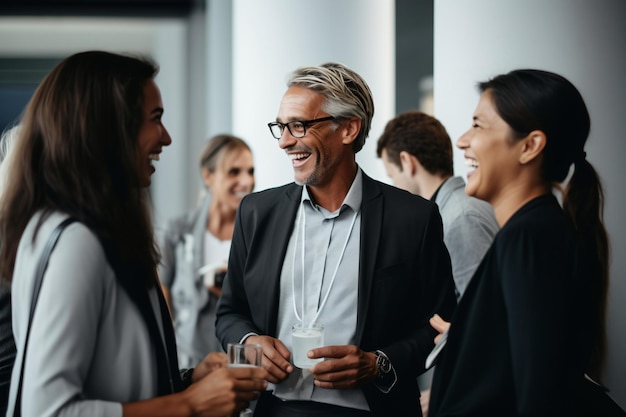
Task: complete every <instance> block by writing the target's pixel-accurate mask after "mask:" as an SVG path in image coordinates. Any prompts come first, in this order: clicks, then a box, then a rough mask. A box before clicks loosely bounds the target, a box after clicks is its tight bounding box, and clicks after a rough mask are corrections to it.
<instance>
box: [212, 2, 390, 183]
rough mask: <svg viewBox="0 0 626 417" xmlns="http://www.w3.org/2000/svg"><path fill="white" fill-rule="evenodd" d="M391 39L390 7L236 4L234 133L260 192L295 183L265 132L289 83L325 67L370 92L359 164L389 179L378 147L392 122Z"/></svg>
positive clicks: (373, 4)
mask: <svg viewBox="0 0 626 417" xmlns="http://www.w3.org/2000/svg"><path fill="white" fill-rule="evenodd" d="M209 13H211V10H209ZM394 37H395V29H394V2H393V1H380V0H342V1H336V0H317V1H315V2H303V1H293V0H233V1H232V107H231V111H232V132H233V133H234V134H236V135H239V136H241V137H242V138H244V139H245V140H246V141H247V142H248V143H249V144H250V145H251V148H252V151H253V153H254V159H255V161H254V162H255V167H256V173H257V188H256V189H257V190H261V189H265V188H268V187H272V186H277V185H282V184H285V183H288V182H291V181H293V170H292V168H291V166H290V163H289V161H288V159H287V157H286V156H285V154H284V152H283V151H281V150H280V149H279V147H278V144H277V143H276V139H274V138H273V137H272V136H271V135H270V132H269V130H268V128H267V123H268V122H270V121H273V120H275V118H276V114H277V112H278V106H279V104H280V100H281V97H282V95H283V93H284V92H285V90H286V85H285V82H286V79H287V75H288V74H289V73H290V72H291V71H293V70H294V69H296V68H297V67H300V66H304V65H318V64H322V63H324V62H327V61H336V62H340V63H343V64H345V65H347V66H349V67H350V68H352V69H354V70H355V71H356V72H358V73H359V74H360V75H361V76H363V78H364V79H365V80H366V81H367V83H368V84H369V86H370V88H371V90H372V92H373V95H374V103H375V107H376V110H375V116H374V120H373V123H372V130H371V132H370V137H369V138H368V140H367V142H366V145H365V147H364V148H363V149H362V150H361V151H360V152H359V154H357V160H358V161H359V163H360V165H361V167H363V169H364V170H365V171H366V172H367V173H368V174H370V175H371V176H374V177H377V178H380V179H385V177H386V175H385V172H384V168H383V166H382V162H380V160H379V159H377V158H376V141H377V139H378V136H379V135H380V134H381V133H382V129H383V128H384V125H385V123H386V122H387V120H389V119H390V118H391V117H393V115H394V98H395V94H394V88H395V87H394V81H395V77H394V42H395V41H394ZM209 94H211V92H209ZM211 100H215V97H213V98H212V99H211Z"/></svg>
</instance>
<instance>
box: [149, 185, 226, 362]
mask: <svg viewBox="0 0 626 417" xmlns="http://www.w3.org/2000/svg"><path fill="white" fill-rule="evenodd" d="M210 204H211V198H210V194H207V196H206V197H205V198H204V200H203V201H202V204H201V205H200V206H199V207H198V208H196V209H195V210H192V211H190V212H188V213H185V214H184V215H182V216H180V217H177V218H174V219H172V220H170V221H169V222H168V224H167V227H166V229H165V232H164V233H163V235H162V236H161V237H160V238H159V240H160V249H161V264H160V266H159V278H160V280H161V283H162V284H163V285H164V286H165V287H166V288H168V289H169V291H170V306H171V308H172V310H173V311H172V313H173V314H172V315H173V318H174V329H175V331H176V343H177V347H178V362H179V365H180V367H181V368H190V367H193V366H195V365H197V364H198V363H199V362H201V361H202V359H203V358H204V357H205V356H206V355H207V354H208V353H209V352H215V351H221V350H222V348H221V346H220V344H219V342H218V341H217V337H216V336H215V310H216V306H217V301H218V298H217V297H216V296H215V295H213V294H211V293H210V292H209V291H208V290H207V289H206V287H205V286H204V283H203V279H204V278H203V276H202V275H201V274H200V273H199V272H198V271H199V270H200V268H201V267H202V266H203V257H204V237H205V232H206V225H207V221H208V215H209V206H210Z"/></svg>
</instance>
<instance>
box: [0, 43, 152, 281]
mask: <svg viewBox="0 0 626 417" xmlns="http://www.w3.org/2000/svg"><path fill="white" fill-rule="evenodd" d="M157 72H158V68H157V66H156V65H155V64H154V63H153V62H151V61H150V60H147V59H140V58H135V57H130V56H122V55H118V54H113V53H108V52H100V51H89V52H83V53H78V54H75V55H72V56H70V57H68V58H67V59H65V60H63V61H62V62H61V63H60V64H58V65H57V67H55V68H54V69H53V70H52V72H50V74H48V75H47V76H46V78H45V79H44V80H43V81H42V82H41V84H40V85H39V87H38V88H37V90H36V92H35V94H34V96H33V97H32V99H31V100H30V102H29V104H28V106H27V108H26V110H25V113H24V116H23V118H22V120H21V122H20V126H21V127H20V129H21V130H20V137H19V140H18V141H17V143H16V144H15V148H14V149H13V152H14V155H12V158H13V159H12V166H11V171H10V173H9V175H10V177H9V178H8V182H7V185H6V188H5V191H4V194H3V197H2V201H0V239H1V241H0V276H2V277H4V278H5V279H8V280H10V279H11V277H12V274H13V268H14V264H15V257H16V252H17V247H18V244H19V241H20V238H21V236H22V233H23V231H24V229H25V227H26V225H27V224H28V222H29V220H30V219H31V217H32V216H33V215H34V214H35V213H37V212H39V211H41V212H42V213H43V217H42V221H43V219H45V218H46V216H47V215H49V214H50V213H51V212H53V211H59V212H63V213H66V214H68V215H70V216H72V217H75V218H76V219H78V220H79V221H80V222H82V223H83V224H85V225H86V226H87V227H89V228H90V229H91V230H92V231H93V233H95V234H96V236H97V237H98V238H99V240H100V242H101V243H102V244H103V246H104V248H105V250H106V252H107V256H113V257H115V258H116V260H117V261H119V262H122V263H125V262H128V261H132V263H133V264H135V265H136V266H139V267H140V268H141V269H142V270H144V271H149V273H148V274H147V275H148V276H146V275H145V274H144V275H143V276H141V277H137V279H143V280H144V281H145V280H147V282H146V284H148V285H152V284H154V282H156V281H155V279H156V272H155V269H156V264H157V262H158V251H157V248H156V245H155V242H154V236H153V228H152V222H151V218H150V210H149V205H148V199H147V192H146V190H145V189H141V188H140V186H139V184H140V181H139V174H138V171H137V156H136V152H137V142H138V135H139V130H140V128H141V125H142V122H143V92H144V86H145V85H146V83H147V82H148V81H150V80H152V79H153V78H154V77H155V75H156V74H157ZM118 279H120V277H118Z"/></svg>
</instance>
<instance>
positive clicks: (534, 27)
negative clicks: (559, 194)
mask: <svg viewBox="0 0 626 417" xmlns="http://www.w3.org/2000/svg"><path fill="white" fill-rule="evenodd" d="M625 20H626V2H624V1H623V0H596V1H583V0H576V1H572V0H551V1H545V0H526V1H524V2H515V1H502V0H472V1H466V2H459V1H456V0H437V1H436V2H435V60H434V63H435V65H434V66H435V74H434V76H435V115H436V116H437V117H438V118H439V119H440V120H441V121H442V123H443V124H444V125H445V126H446V128H447V129H448V132H449V133H450V136H451V137H452V138H453V141H456V139H457V138H458V137H459V136H460V135H461V134H462V133H463V132H464V131H465V130H466V129H467V128H469V126H470V124H471V117H472V113H473V111H474V108H475V106H476V103H477V101H478V92H477V90H476V82H478V81H483V80H486V79H488V78H489V77H492V76H495V75H497V74H499V73H502V72H508V71H510V70H512V69H516V68H529V67H532V68H539V69H545V70H549V71H554V72H557V73H559V74H561V75H563V76H565V77H566V78H568V79H569V80H570V81H572V82H573V83H574V85H576V87H578V89H579V90H580V92H581V93H582V95H583V97H584V98H585V101H586V103H587V106H588V108H589V112H590V114H591V136H590V138H589V140H588V142H587V146H586V150H587V158H588V159H589V161H590V162H591V163H592V164H593V165H594V166H595V167H596V169H597V170H598V171H599V173H600V175H601V177H602V178H603V180H604V186H605V192H606V208H605V220H606V224H607V228H608V231H609V236H610V239H611V244H612V254H613V257H612V264H611V287H610V293H609V309H608V333H609V335H608V336H609V352H608V365H607V369H606V379H605V383H606V384H607V385H608V386H609V388H611V391H612V397H613V398H614V399H615V400H616V401H617V402H618V403H619V404H620V405H621V406H622V407H626V380H625V379H624V372H625V371H626V356H625V355H624V352H625V351H626V332H625V331H624V329H625V328H626V305H625V304H624V302H623V300H624V299H626V279H625V276H626V257H624V256H623V255H624V253H626V223H625V222H624V221H623V220H622V219H623V216H624V213H626V188H625V187H624V177H625V175H624V174H625V173H624V171H625V170H624V158H623V156H624V155H625V154H626V142H625V141H624V139H623V136H624V133H623V128H624V126H623V124H624V122H623V118H624V115H625V114H626V101H624V97H626V83H625V82H624V74H626V55H625V54H624V39H626V26H624V24H623V22H624V21H625ZM455 171H456V172H457V173H458V174H463V173H465V172H466V167H465V166H464V165H463V161H462V152H461V151H459V150H457V151H456V153H455ZM546 372H549V370H546Z"/></svg>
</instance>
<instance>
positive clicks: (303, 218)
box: [291, 201, 359, 323]
mask: <svg viewBox="0 0 626 417" xmlns="http://www.w3.org/2000/svg"><path fill="white" fill-rule="evenodd" d="M358 214H359V213H358V211H355V212H354V216H353V217H352V223H350V228H349V229H348V234H347V235H346V241H345V242H344V244H343V248H342V249H341V253H340V254H339V260H338V261H337V266H335V271H334V272H333V276H332V278H331V279H330V284H329V285H328V290H326V295H325V296H324V299H323V300H322V303H321V304H320V306H319V308H318V309H317V311H316V312H315V317H314V318H313V320H312V323H316V322H317V319H318V318H319V316H320V313H321V312H322V309H323V308H324V306H326V301H328V296H329V295H330V290H331V289H332V287H333V284H334V283H335V278H337V271H338V270H339V265H340V264H341V260H342V259H343V255H344V254H345V253H346V248H347V247H348V241H349V240H350V235H351V234H352V229H353V228H354V223H355V222H356V217H357V215H358ZM300 224H301V225H302V226H301V228H302V295H301V298H300V299H301V304H302V317H304V270H305V265H304V254H305V252H306V251H305V235H306V214H305V212H304V201H303V202H301V203H300V210H299V212H298V217H297V219H296V238H295V244H294V248H293V266H292V275H291V291H292V300H293V312H294V313H295V315H296V318H297V319H298V320H299V321H300V322H302V321H303V319H302V318H300V315H299V314H298V308H297V307H296V253H297V252H298V251H297V249H298V235H299V232H300V229H299V228H298V225H300ZM322 286H323V280H322V282H321V283H320V295H321V294H322Z"/></svg>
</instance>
